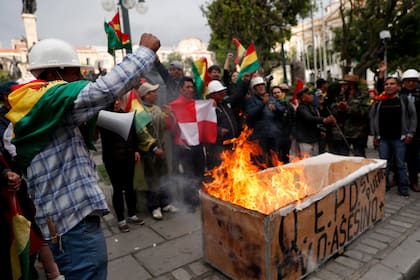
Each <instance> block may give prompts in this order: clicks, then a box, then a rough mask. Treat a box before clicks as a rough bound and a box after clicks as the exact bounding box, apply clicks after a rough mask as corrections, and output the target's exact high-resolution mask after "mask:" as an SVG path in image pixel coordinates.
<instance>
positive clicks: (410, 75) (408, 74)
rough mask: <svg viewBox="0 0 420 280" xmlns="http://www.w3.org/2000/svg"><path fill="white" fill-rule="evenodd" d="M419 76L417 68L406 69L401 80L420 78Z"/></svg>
mask: <svg viewBox="0 0 420 280" xmlns="http://www.w3.org/2000/svg"><path fill="white" fill-rule="evenodd" d="M418 78H419V72H417V71H416V70H415V69H408V70H406V71H404V73H403V74H402V77H401V80H404V79H418Z"/></svg>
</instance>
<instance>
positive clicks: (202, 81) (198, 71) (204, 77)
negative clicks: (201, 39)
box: [191, 57, 210, 99]
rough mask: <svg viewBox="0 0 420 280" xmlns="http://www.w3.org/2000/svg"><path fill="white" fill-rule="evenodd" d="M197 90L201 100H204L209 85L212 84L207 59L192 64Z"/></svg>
mask: <svg viewBox="0 0 420 280" xmlns="http://www.w3.org/2000/svg"><path fill="white" fill-rule="evenodd" d="M191 68H192V72H193V78H194V81H195V88H196V90H197V96H198V98H199V99H204V98H205V97H206V95H207V85H208V83H209V82H210V76H209V73H208V72H207V58H205V57H202V58H200V59H198V60H196V61H194V62H193V63H192V64H191Z"/></svg>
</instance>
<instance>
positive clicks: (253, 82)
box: [249, 77, 265, 88]
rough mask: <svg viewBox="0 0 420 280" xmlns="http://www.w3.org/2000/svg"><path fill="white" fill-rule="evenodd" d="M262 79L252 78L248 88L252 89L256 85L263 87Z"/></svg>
mask: <svg viewBox="0 0 420 280" xmlns="http://www.w3.org/2000/svg"><path fill="white" fill-rule="evenodd" d="M264 84H265V82H264V79H263V78H262V77H254V78H252V79H251V83H250V85H249V86H250V88H254V87H255V86H257V85H264Z"/></svg>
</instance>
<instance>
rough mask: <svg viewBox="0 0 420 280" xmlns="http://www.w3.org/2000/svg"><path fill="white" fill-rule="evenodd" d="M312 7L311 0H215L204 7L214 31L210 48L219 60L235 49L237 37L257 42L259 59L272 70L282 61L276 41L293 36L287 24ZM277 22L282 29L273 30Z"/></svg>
mask: <svg viewBox="0 0 420 280" xmlns="http://www.w3.org/2000/svg"><path fill="white" fill-rule="evenodd" d="M310 8H311V0H215V1H212V2H211V3H209V4H207V6H205V7H204V6H202V7H201V10H202V12H203V14H204V15H205V16H206V18H207V21H208V24H209V26H210V28H211V31H212V32H211V35H210V41H209V49H210V50H211V51H214V52H215V53H216V60H217V61H218V63H219V64H220V63H221V62H223V61H224V59H225V57H226V53H227V52H235V50H236V48H235V45H234V44H233V43H232V38H234V37H236V38H238V39H239V41H240V42H241V43H242V45H243V46H244V47H245V48H246V47H247V46H248V45H249V44H250V43H251V42H254V44H255V47H256V50H257V54H258V57H259V60H260V63H261V64H262V65H263V68H264V69H266V70H267V71H266V72H269V71H270V70H271V69H272V68H273V67H275V66H278V65H279V64H280V61H279V59H278V55H277V56H276V55H273V53H272V50H273V49H274V46H275V44H276V43H277V42H282V41H283V42H284V41H285V40H287V39H289V38H290V35H291V34H290V29H289V28H287V26H293V25H296V24H297V16H298V15H300V16H305V15H306V14H307V13H308V12H309V11H310ZM275 26H277V27H278V28H279V30H280V32H274V31H273V30H274V28H273V27H275ZM275 57H277V59H274V58H275Z"/></svg>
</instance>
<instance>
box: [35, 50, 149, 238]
mask: <svg viewBox="0 0 420 280" xmlns="http://www.w3.org/2000/svg"><path fill="white" fill-rule="evenodd" d="M154 60H155V53H154V52H153V51H152V50H150V49H148V48H145V47H139V48H138V49H137V50H136V52H135V53H133V54H129V55H127V56H126V57H125V58H124V60H123V61H122V62H121V63H120V64H118V65H116V66H115V67H114V69H113V70H112V71H110V72H109V73H108V74H107V75H105V76H101V77H100V78H98V79H97V80H96V81H95V82H92V83H89V84H87V85H86V87H85V88H83V89H82V90H81V91H80V93H79V95H78V96H77V98H76V100H75V101H74V106H73V108H72V109H71V110H70V111H69V112H68V113H67V114H66V116H65V117H64V119H63V122H62V124H61V126H60V127H59V128H58V129H57V130H56V131H55V132H54V133H53V134H52V135H51V141H50V142H49V144H48V145H47V146H46V147H45V148H44V149H43V150H42V151H41V152H40V153H39V154H37V155H36V156H35V157H34V158H33V160H32V161H31V164H30V166H29V167H28V169H27V180H28V191H29V194H30V196H31V198H32V199H33V201H34V204H35V207H36V216H35V219H36V222H37V224H38V226H39V227H40V228H41V231H42V234H43V236H44V238H45V239H47V240H49V239H51V234H50V232H49V230H48V226H47V222H46V218H47V217H50V218H51V220H52V222H53V224H54V226H55V228H56V231H57V234H58V235H63V234H65V233H66V232H68V231H69V230H70V229H72V228H73V227H74V226H76V225H77V224H78V223H79V222H80V221H81V220H82V219H84V218H85V217H86V216H87V215H92V214H93V215H105V214H107V213H108V212H109V209H108V205H107V203H106V200H105V196H104V194H103V193H102V191H101V189H100V188H99V184H98V182H97V180H96V166H95V163H94V162H93V160H92V159H91V157H90V154H89V151H88V150H87V148H86V144H85V142H84V140H83V137H82V135H81V133H80V130H79V128H78V127H79V125H81V124H83V123H84V122H87V121H88V120H90V119H91V118H92V117H94V116H95V115H96V114H97V113H98V112H99V110H102V109H104V108H106V107H107V106H109V105H110V104H112V103H113V102H114V100H115V99H116V98H117V97H119V96H122V95H123V94H125V93H126V92H128V91H129V90H130V89H131V88H133V87H134V86H135V85H137V84H138V82H139V79H140V76H141V75H142V74H143V73H144V72H145V71H146V70H147V68H149V66H150V65H151V64H152V63H153V61H154ZM46 110H48V108H46Z"/></svg>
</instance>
